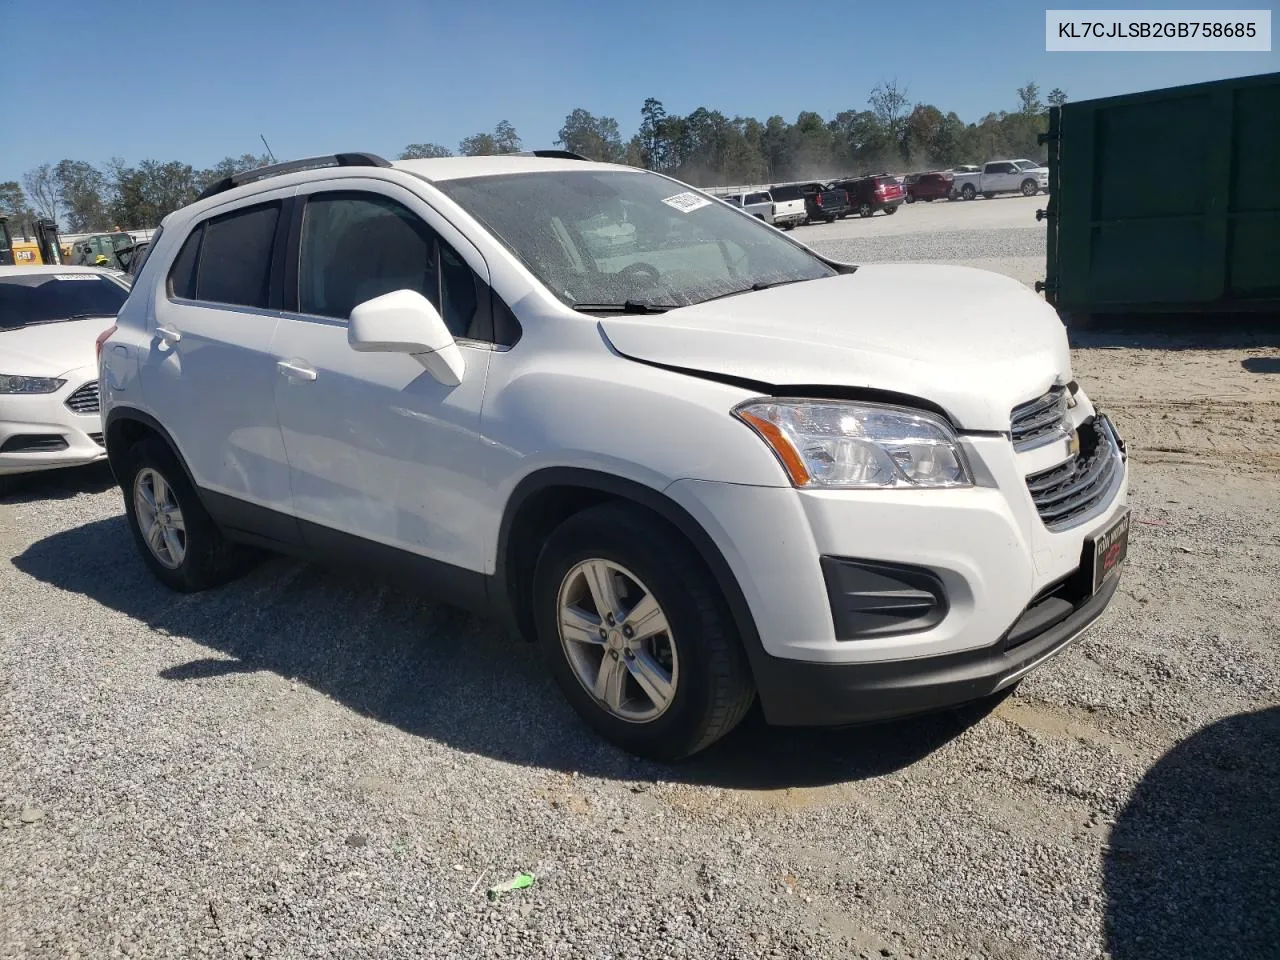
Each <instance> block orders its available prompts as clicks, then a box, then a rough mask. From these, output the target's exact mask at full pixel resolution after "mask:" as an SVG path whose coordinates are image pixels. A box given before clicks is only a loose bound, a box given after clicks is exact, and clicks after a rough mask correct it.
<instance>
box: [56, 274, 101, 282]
mask: <svg viewBox="0 0 1280 960" xmlns="http://www.w3.org/2000/svg"><path fill="white" fill-rule="evenodd" d="M53 279H55V280H97V279H98V274H96V273H55V274H54V275H53Z"/></svg>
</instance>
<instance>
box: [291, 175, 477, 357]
mask: <svg viewBox="0 0 1280 960" xmlns="http://www.w3.org/2000/svg"><path fill="white" fill-rule="evenodd" d="M298 256H299V262H298V309H299V311H301V312H302V313H307V314H311V315H313V316H320V317H333V318H335V319H339V320H347V319H349V318H350V316H351V310H352V309H353V308H354V307H355V306H357V305H358V304H361V303H364V302H365V301H366V300H372V299H373V298H374V297H378V296H381V295H382V294H384V293H391V292H392V291H395V290H416V291H417V292H418V293H421V294H422V295H423V296H424V297H426V298H427V299H428V300H429V301H431V304H432V305H433V306H434V307H435V308H436V309H437V310H439V311H440V315H441V316H442V317H443V318H444V322H445V325H446V326H447V327H448V328H449V330H450V332H451V333H452V334H453V335H454V336H455V337H470V338H473V339H474V338H476V337H477V335H479V330H478V329H477V328H478V325H479V321H480V318H481V314H482V311H481V310H480V307H481V304H482V297H487V296H488V289H487V287H485V286H484V285H483V283H482V282H481V281H480V278H479V277H477V276H476V275H475V273H474V272H473V271H472V269H471V268H470V267H469V266H468V265H467V262H466V261H465V260H463V259H462V257H461V256H459V255H458V254H457V253H456V252H455V251H454V250H453V249H452V248H450V247H449V245H448V244H446V243H444V242H443V241H442V240H441V239H440V238H439V236H438V235H437V234H436V232H435V231H434V230H432V229H431V227H430V226H428V225H427V223H426V222H425V221H423V220H422V218H421V217H419V216H418V215H417V214H415V213H413V211H411V210H409V209H408V208H407V207H405V206H403V205H402V204H400V203H397V202H396V201H394V200H392V199H390V198H388V197H384V196H382V195H380V194H376V193H361V192H355V191H343V192H334V193H317V194H313V195H312V196H310V197H309V198H308V199H307V206H306V210H305V211H304V213H303V217H302V239H301V245H300V249H299V254H298Z"/></svg>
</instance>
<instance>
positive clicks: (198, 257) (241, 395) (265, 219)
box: [138, 188, 293, 540]
mask: <svg viewBox="0 0 1280 960" xmlns="http://www.w3.org/2000/svg"><path fill="white" fill-rule="evenodd" d="M292 192H293V190H292V188H285V189H282V190H277V191H272V192H270V193H266V194H263V195H262V197H261V198H260V199H257V200H256V202H254V203H253V204H251V205H248V206H241V207H237V208H235V209H234V210H231V211H229V212H227V213H222V214H215V215H213V216H211V217H209V218H207V219H205V220H203V221H202V222H200V223H198V224H197V225H196V226H195V228H194V229H193V230H192V231H191V232H190V233H189V234H188V235H187V237H186V239H185V241H184V242H183V244H182V246H181V248H180V249H179V252H178V254H177V256H176V257H175V259H174V261H173V263H172V264H171V265H170V269H169V275H168V277H167V280H166V283H165V286H164V287H163V288H162V289H161V290H160V292H159V294H158V295H157V297H156V300H155V303H154V311H155V326H154V327H153V329H152V339H151V341H150V344H149V346H148V348H147V350H146V351H145V353H144V355H143V357H142V362H141V364H140V366H139V371H138V375H139V379H140V382H141V385H142V393H143V397H144V399H145V401H146V404H147V406H148V407H149V408H150V409H151V410H152V411H153V412H154V413H155V415H156V416H157V417H158V418H159V419H160V421H161V422H162V423H163V424H164V426H165V427H166V428H167V429H168V431H169V432H170V434H171V435H172V436H173V438H174V441H175V442H176V443H177V445H178V448H179V451H180V452H181V454H182V456H183V458H184V459H185V460H186V462H187V466H188V467H189V469H190V470H191V472H192V474H193V476H194V478H195V481H196V483H197V484H198V485H199V486H200V487H202V488H204V489H206V490H210V491H213V492H215V493H221V494H224V495H226V496H230V497H235V498H236V499H237V500H240V501H244V502H248V503H251V504H255V505H258V506H262V507H267V508H269V509H271V510H276V511H282V512H285V513H287V512H288V510H289V508H290V501H291V496H290V487H289V467H288V461H287V459H286V458H285V452H284V441H283V439H282V437H281V435H280V425H279V423H278V421H277V420H276V409H275V386H276V377H277V374H276V370H275V361H274V360H273V359H272V357H271V353H270V347H271V340H272V337H273V336H274V335H275V330H276V324H277V323H278V321H279V309H278V308H279V302H280V274H279V272H278V271H276V270H274V269H273V265H279V263H280V261H279V257H280V252H279V248H280V247H281V245H282V243H283V239H284V230H283V225H284V224H285V222H286V220H287V211H288V209H289V205H290V199H289V198H290V194H292ZM289 528H290V524H289V523H285V524H284V529H283V531H282V535H281V537H280V538H281V539H284V540H289V539H292V537H291V536H290V535H289ZM263 532H264V533H269V531H266V530H264V531H263Z"/></svg>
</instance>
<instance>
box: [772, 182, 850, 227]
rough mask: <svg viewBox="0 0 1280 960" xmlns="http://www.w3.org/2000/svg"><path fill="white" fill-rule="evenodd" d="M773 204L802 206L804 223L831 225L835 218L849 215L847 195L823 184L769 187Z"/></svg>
mask: <svg viewBox="0 0 1280 960" xmlns="http://www.w3.org/2000/svg"><path fill="white" fill-rule="evenodd" d="M769 192H770V193H771V194H773V199H774V202H775V203H793V202H795V201H796V200H799V201H801V202H802V203H803V204H804V212H805V218H804V220H803V221H802V222H804V223H818V222H822V223H831V222H832V221H833V220H835V219H836V218H837V217H843V216H845V215H846V214H848V213H849V195H848V194H847V193H845V192H844V190H842V189H839V188H837V187H834V186H832V185H830V184H825V183H817V182H814V183H789V184H784V185H782V186H775V187H771V188H770V190H769Z"/></svg>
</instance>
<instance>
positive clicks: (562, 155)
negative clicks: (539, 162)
mask: <svg viewBox="0 0 1280 960" xmlns="http://www.w3.org/2000/svg"><path fill="white" fill-rule="evenodd" d="M517 156H521V157H545V158H547V159H551V160H585V161H587V162H588V163H590V162H591V158H590V157H584V156H583V155H582V154H580V153H573V152H572V151H570V150H525V151H524V152H523V153H520V154H517Z"/></svg>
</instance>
